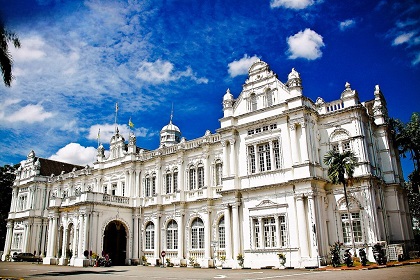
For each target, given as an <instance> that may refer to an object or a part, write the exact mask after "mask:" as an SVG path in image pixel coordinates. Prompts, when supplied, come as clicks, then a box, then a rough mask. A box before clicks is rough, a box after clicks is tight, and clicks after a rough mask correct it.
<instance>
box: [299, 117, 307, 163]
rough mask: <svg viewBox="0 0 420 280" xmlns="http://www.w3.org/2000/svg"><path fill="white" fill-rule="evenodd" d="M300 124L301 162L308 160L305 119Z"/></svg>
mask: <svg viewBox="0 0 420 280" xmlns="http://www.w3.org/2000/svg"><path fill="white" fill-rule="evenodd" d="M300 126H301V127H302V139H301V140H302V141H301V142H300V145H301V149H300V150H301V157H302V162H307V161H309V158H308V135H307V134H308V133H307V132H306V123H305V121H303V122H302V123H300Z"/></svg>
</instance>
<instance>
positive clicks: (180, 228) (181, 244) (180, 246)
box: [178, 211, 185, 260]
mask: <svg viewBox="0 0 420 280" xmlns="http://www.w3.org/2000/svg"><path fill="white" fill-rule="evenodd" d="M184 234H185V228H184V213H182V211H181V215H180V217H179V219H178V258H179V259H180V260H182V259H183V258H184Z"/></svg>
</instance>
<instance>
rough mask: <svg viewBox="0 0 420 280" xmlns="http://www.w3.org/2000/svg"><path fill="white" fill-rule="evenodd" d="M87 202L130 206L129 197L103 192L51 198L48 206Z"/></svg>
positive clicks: (64, 205)
mask: <svg viewBox="0 0 420 280" xmlns="http://www.w3.org/2000/svg"><path fill="white" fill-rule="evenodd" d="M89 202H94V203H106V204H111V205H115V206H121V205H124V206H130V198H129V197H124V196H116V195H109V194H104V193H94V192H82V193H80V194H79V195H74V196H69V197H64V198H51V199H50V201H49V207H66V206H73V205H76V204H80V203H89Z"/></svg>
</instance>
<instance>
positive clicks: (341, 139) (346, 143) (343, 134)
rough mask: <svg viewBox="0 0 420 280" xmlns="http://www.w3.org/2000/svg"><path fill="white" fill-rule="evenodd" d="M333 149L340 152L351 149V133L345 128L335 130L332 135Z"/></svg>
mask: <svg viewBox="0 0 420 280" xmlns="http://www.w3.org/2000/svg"><path fill="white" fill-rule="evenodd" d="M330 144H331V150H334V151H336V152H339V153H343V152H346V151H351V150H352V147H351V142H350V135H349V133H348V132H347V131H346V130H344V129H337V130H335V131H334V132H333V133H332V134H331V136H330Z"/></svg>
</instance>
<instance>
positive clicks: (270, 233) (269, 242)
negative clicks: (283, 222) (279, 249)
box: [263, 218, 277, 248]
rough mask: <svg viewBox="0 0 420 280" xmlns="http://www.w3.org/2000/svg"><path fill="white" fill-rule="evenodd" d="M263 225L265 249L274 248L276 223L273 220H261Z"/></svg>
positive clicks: (275, 244)
mask: <svg viewBox="0 0 420 280" xmlns="http://www.w3.org/2000/svg"><path fill="white" fill-rule="evenodd" d="M263 223H264V246H265V248H274V247H276V246H277V243H276V221H275V220H274V218H267V219H263Z"/></svg>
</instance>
